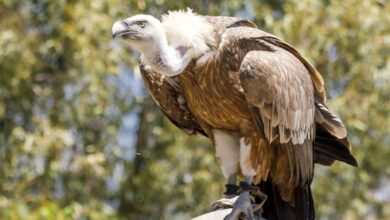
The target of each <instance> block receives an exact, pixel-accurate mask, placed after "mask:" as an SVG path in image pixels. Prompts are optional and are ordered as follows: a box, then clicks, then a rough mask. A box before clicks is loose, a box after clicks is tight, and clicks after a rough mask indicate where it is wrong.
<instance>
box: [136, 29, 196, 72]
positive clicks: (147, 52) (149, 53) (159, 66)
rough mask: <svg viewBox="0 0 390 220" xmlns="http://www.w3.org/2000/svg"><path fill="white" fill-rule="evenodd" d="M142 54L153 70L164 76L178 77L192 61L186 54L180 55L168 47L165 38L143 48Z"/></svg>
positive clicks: (179, 52) (177, 51)
mask: <svg viewBox="0 0 390 220" xmlns="http://www.w3.org/2000/svg"><path fill="white" fill-rule="evenodd" d="M142 54H143V56H144V59H145V60H146V62H147V63H148V64H149V65H151V66H152V68H153V69H155V70H157V71H159V72H161V73H162V74H164V75H166V76H176V75H179V74H180V73H181V72H183V71H184V69H185V68H186V67H187V65H188V63H189V62H190V61H191V59H192V57H191V55H190V54H189V53H188V52H186V53H184V54H181V51H179V50H176V49H175V48H173V47H171V46H170V45H168V42H167V40H166V38H165V36H163V37H161V39H160V40H159V41H156V42H155V43H154V44H151V45H148V46H147V48H144V50H143V51H142Z"/></svg>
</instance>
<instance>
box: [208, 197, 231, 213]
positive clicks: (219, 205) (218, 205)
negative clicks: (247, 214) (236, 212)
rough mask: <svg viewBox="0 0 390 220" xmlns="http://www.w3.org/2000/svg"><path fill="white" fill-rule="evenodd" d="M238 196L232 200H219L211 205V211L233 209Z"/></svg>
mask: <svg viewBox="0 0 390 220" xmlns="http://www.w3.org/2000/svg"><path fill="white" fill-rule="evenodd" d="M237 198H238V196H233V197H231V198H228V197H226V198H222V199H220V200H217V201H215V202H213V203H212V204H211V209H212V210H213V211H215V210H218V209H228V208H233V206H234V203H235V202H236V200H237Z"/></svg>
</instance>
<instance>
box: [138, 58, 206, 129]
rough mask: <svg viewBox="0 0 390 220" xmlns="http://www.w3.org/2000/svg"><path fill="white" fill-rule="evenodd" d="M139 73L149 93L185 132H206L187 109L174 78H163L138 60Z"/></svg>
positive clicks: (169, 117)
mask: <svg viewBox="0 0 390 220" xmlns="http://www.w3.org/2000/svg"><path fill="white" fill-rule="evenodd" d="M140 70H141V75H142V78H143V80H144V83H145V86H146V88H147V89H148V91H149V93H150V95H151V96H152V98H153V99H154V101H155V102H156V104H157V105H158V106H159V107H160V109H161V110H162V111H163V113H164V114H165V115H166V116H167V117H168V119H169V120H170V121H171V122H172V123H173V124H175V125H176V126H177V127H178V128H180V129H182V130H183V131H184V132H186V133H187V134H195V133H201V134H203V135H205V136H207V134H206V133H205V132H204V130H203V129H202V128H201V127H200V125H199V124H198V123H197V122H196V120H195V118H194V117H193V116H192V114H191V112H190V111H189V110H188V108H187V106H186V103H185V99H184V97H183V96H182V95H181V94H180V87H179V86H178V85H177V84H176V83H175V81H174V79H171V78H165V77H164V76H163V75H161V74H160V73H158V72H156V71H153V70H152V69H151V68H148V67H147V66H145V65H144V64H143V63H142V62H140Z"/></svg>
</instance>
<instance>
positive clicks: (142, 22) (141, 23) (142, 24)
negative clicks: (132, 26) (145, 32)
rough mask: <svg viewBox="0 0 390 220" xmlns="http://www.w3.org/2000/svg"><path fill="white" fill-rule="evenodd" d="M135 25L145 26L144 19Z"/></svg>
mask: <svg viewBox="0 0 390 220" xmlns="http://www.w3.org/2000/svg"><path fill="white" fill-rule="evenodd" d="M137 25H138V26H140V27H141V28H144V27H145V21H139V22H137Z"/></svg>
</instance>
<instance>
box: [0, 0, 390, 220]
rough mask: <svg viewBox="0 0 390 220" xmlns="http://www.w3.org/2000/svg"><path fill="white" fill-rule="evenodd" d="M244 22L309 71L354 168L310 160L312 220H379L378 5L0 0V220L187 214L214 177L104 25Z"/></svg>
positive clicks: (388, 75) (382, 35) (382, 81)
mask: <svg viewBox="0 0 390 220" xmlns="http://www.w3.org/2000/svg"><path fill="white" fill-rule="evenodd" d="M186 7H191V8H193V9H194V10H195V11H196V12H198V13H200V14H208V15H225V16H240V17H244V18H247V19H250V20H253V21H254V22H255V23H256V24H257V25H258V26H259V27H260V28H261V29H263V30H266V31H268V32H271V33H273V34H275V35H277V36H279V37H281V38H283V39H285V40H286V41H287V42H289V43H291V44H292V45H294V46H295V47H296V48H297V49H298V50H299V51H301V52H302V53H303V54H304V55H305V56H306V57H307V58H308V59H309V60H310V61H311V62H312V63H313V64H314V65H315V66H316V67H317V68H318V70H319V71H320V72H321V73H322V75H323V77H324V79H325V82H326V88H327V96H328V98H329V100H328V105H329V107H330V108H331V109H332V110H333V111H334V112H335V113H337V114H338V115H339V116H341V118H342V119H343V120H344V122H345V124H346V125H347V126H348V131H349V138H350V140H351V143H352V145H353V153H354V155H355V156H356V158H357V159H358V161H359V165H360V166H359V168H353V167H350V166H347V165H345V164H341V163H335V164H334V165H333V166H332V167H321V166H316V168H315V180H314V183H313V190H314V200H315V203H316V211H317V219H390V3H389V1H388V0H366V1H361V0H344V1H336V0H273V1H272V0H260V1H257V0H230V1H209V0H199V1H191V0H185V1H175V0H126V1H124V0H111V1H103V0H84V1H76V0H57V1H51V0H24V1H16V0H14V1H13V0H0V219H7V220H8V219H11V220H13V219H60V220H61V219H140V220H143V219H145V220H149V219H152V220H153V219H178V220H179V219H188V218H190V217H191V216H196V215H199V214H201V213H203V212H206V211H209V210H210V204H211V202H212V201H214V200H216V199H218V198H220V197H221V195H222V192H223V191H224V184H225V181H224V180H223V177H222V175H221V172H220V169H219V166H218V165H217V162H216V160H215V158H214V154H213V150H212V147H211V144H210V143H209V141H208V140H207V139H205V138H202V137H200V136H187V135H185V134H184V133H183V132H182V131H180V130H179V129H177V128H175V127H174V126H173V125H172V124H171V123H170V122H169V121H168V120H167V119H166V118H165V117H164V116H163V115H162V113H161V112H160V110H159V109H158V108H157V107H156V105H155V104H154V103H153V102H152V101H151V99H150V97H149V96H148V94H147V92H146V91H145V89H144V86H143V82H142V80H141V79H140V78H139V75H138V67H137V56H135V54H134V53H133V51H132V50H131V49H130V48H127V47H125V46H124V45H122V44H120V42H117V41H113V40H112V39H111V25H112V24H113V23H114V22H115V21H116V20H119V19H123V18H126V17H129V16H131V15H134V14H138V13H148V14H152V15H154V16H156V17H158V18H159V17H160V15H161V14H163V13H165V12H167V10H172V9H184V8H186Z"/></svg>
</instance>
